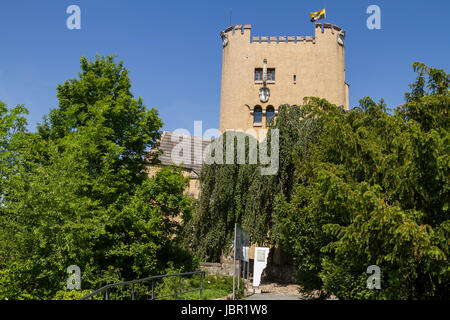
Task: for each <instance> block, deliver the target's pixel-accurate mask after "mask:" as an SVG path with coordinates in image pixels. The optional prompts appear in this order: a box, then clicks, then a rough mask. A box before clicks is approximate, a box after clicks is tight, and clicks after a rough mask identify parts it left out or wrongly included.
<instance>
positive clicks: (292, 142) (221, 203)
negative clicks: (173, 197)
mask: <svg viewBox="0 0 450 320" xmlns="http://www.w3.org/2000/svg"><path fill="white" fill-rule="evenodd" d="M280 110H281V111H280V116H279V118H278V121H277V123H276V124H275V125H274V127H273V128H276V129H279V130H280V147H279V149H280V151H279V152H280V170H279V171H278V173H277V174H276V175H261V173H260V172H261V167H262V166H263V165H261V164H260V163H261V162H260V161H259V158H258V161H257V164H251V162H250V161H249V149H250V148H251V146H252V145H256V152H257V154H258V157H259V147H260V145H257V143H256V141H255V139H254V138H253V137H252V136H250V135H246V134H244V133H234V132H233V133H228V132H227V133H225V134H224V135H223V136H221V137H220V138H219V141H215V142H216V143H223V146H224V151H223V157H224V160H223V163H224V164H217V163H213V164H210V165H206V164H205V165H204V166H203V168H202V171H201V175H200V184H201V188H202V193H201V197H200V200H199V203H198V206H197V210H196V212H195V214H194V215H193V217H192V219H191V220H190V221H189V223H188V224H187V225H188V226H187V228H188V230H189V232H188V237H187V239H188V241H189V244H190V247H191V248H193V250H194V251H195V252H196V254H197V255H199V256H200V257H202V258H203V259H206V260H210V261H217V260H218V259H219V257H220V256H221V255H222V254H223V253H227V252H228V251H229V250H230V246H231V244H232V241H233V239H232V236H233V231H234V224H235V223H239V224H240V225H242V226H243V227H244V228H245V229H246V230H248V231H249V233H250V236H251V239H252V241H253V242H258V243H260V244H263V243H267V242H268V241H272V242H276V239H277V238H276V236H277V235H278V233H277V232H276V229H275V228H276V225H275V224H274V220H273V216H272V212H273V202H274V199H275V196H276V195H277V194H285V195H289V194H290V190H291V188H292V184H293V180H292V173H293V172H294V166H293V164H292V150H293V148H295V147H296V143H297V141H298V139H299V136H298V135H299V134H300V132H301V131H300V130H297V129H296V128H295V126H297V125H298V123H296V122H294V121H292V120H291V119H292V118H295V117H299V116H301V113H300V110H299V108H295V107H289V108H288V107H287V106H282V107H280ZM267 136H268V138H269V139H270V136H271V133H270V131H269V132H268V134H267ZM228 139H233V140H234V144H233V147H234V154H235V155H236V154H237V152H236V151H237V149H238V148H237V144H238V141H239V140H241V141H245V154H246V158H245V163H244V164H239V163H237V161H234V163H233V164H227V162H226V153H227V149H226V147H227V145H228V143H227V140H228ZM267 144H268V146H270V145H271V143H270V140H268V143H267ZM269 235H272V236H271V237H269Z"/></svg>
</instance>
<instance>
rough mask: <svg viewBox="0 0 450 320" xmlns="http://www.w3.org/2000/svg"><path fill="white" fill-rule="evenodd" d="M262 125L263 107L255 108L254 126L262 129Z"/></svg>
mask: <svg viewBox="0 0 450 320" xmlns="http://www.w3.org/2000/svg"><path fill="white" fill-rule="evenodd" d="M261 124H262V108H261V106H255V108H254V109H253V125H254V126H255V127H260V126H261Z"/></svg>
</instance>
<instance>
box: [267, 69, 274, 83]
mask: <svg viewBox="0 0 450 320" xmlns="http://www.w3.org/2000/svg"><path fill="white" fill-rule="evenodd" d="M267 81H275V69H273V68H272V69H267Z"/></svg>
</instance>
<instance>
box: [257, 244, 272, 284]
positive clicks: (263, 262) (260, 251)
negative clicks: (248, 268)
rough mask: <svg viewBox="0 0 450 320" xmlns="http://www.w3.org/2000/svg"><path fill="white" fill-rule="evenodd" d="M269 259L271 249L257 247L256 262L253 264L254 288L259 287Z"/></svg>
mask: <svg viewBox="0 0 450 320" xmlns="http://www.w3.org/2000/svg"><path fill="white" fill-rule="evenodd" d="M268 257H269V248H266V247H256V248H255V261H254V264H253V288H255V287H259V284H260V282H261V275H262V273H263V271H264V269H265V268H266V266H267V258H268Z"/></svg>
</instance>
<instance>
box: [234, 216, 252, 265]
mask: <svg viewBox="0 0 450 320" xmlns="http://www.w3.org/2000/svg"><path fill="white" fill-rule="evenodd" d="M249 247H250V238H249V236H248V233H247V232H245V231H244V230H242V229H241V227H239V226H238V225H236V247H235V249H236V260H241V261H246V262H248V251H249Z"/></svg>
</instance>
